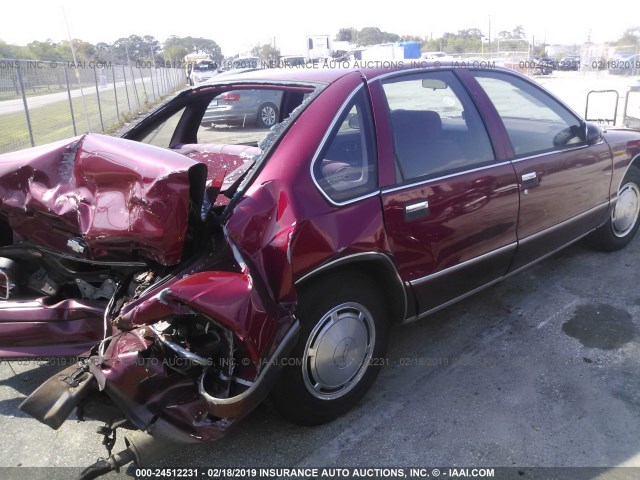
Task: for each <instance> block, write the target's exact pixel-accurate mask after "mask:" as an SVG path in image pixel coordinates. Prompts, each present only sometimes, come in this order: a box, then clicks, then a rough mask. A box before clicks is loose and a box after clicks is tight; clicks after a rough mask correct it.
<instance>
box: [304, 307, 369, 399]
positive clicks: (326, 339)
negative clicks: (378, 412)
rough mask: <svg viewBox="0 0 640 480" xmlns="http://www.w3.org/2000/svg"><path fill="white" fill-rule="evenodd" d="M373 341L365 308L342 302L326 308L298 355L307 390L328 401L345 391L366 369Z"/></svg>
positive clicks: (367, 312)
mask: <svg viewBox="0 0 640 480" xmlns="http://www.w3.org/2000/svg"><path fill="white" fill-rule="evenodd" d="M374 343H375V326H374V323H373V318H372V317H371V314H370V313H369V311H368V310H367V309H366V308H365V307H364V306H363V305H360V304H359V303H343V304H342V305H338V306H337V307H335V308H333V309H331V310H330V311H328V312H327V313H326V314H325V315H324V316H323V317H322V318H321V319H320V321H319V322H318V323H317V325H316V326H315V327H314V329H313V331H312V332H311V335H309V339H308V340H307V344H306V345H305V349H304V355H303V358H302V376H303V378H304V383H305V386H306V387H307V389H308V390H309V392H311V394H312V395H313V396H315V397H317V398H320V399H323V400H332V399H335V398H339V397H341V396H343V395H345V394H346V393H347V392H349V391H350V390H351V389H352V388H353V387H355V386H356V385H357V383H358V382H359V381H360V379H361V378H362V376H363V375H364V373H365V372H366V370H367V366H368V365H369V362H370V360H371V355H372V353H373V345H374Z"/></svg>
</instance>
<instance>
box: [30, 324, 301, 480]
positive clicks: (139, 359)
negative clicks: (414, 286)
mask: <svg viewBox="0 0 640 480" xmlns="http://www.w3.org/2000/svg"><path fill="white" fill-rule="evenodd" d="M298 332H299V323H298V321H297V320H294V321H293V323H292V326H291V327H290V328H289V330H288V331H287V332H286V333H285V335H284V337H283V338H282V341H281V342H280V343H279V345H278V347H277V348H276V350H275V351H274V352H273V354H272V355H271V357H270V358H269V359H267V360H265V361H264V362H263V366H262V368H261V370H260V372H259V374H258V375H257V377H256V379H255V381H253V382H251V384H250V385H248V386H247V388H246V389H245V390H244V391H243V392H241V393H239V394H237V395H234V396H231V397H227V398H222V397H216V396H215V395H212V394H211V393H209V392H208V391H207V388H206V385H205V378H206V373H207V369H206V368H203V370H202V372H201V373H200V375H199V376H198V377H197V378H195V379H189V377H187V376H185V377H184V378H183V379H181V380H176V379H175V378H169V375H166V370H164V369H165V367H164V366H162V364H161V363H160V364H158V363H157V362H150V361H149V360H150V358H152V357H150V356H149V355H148V349H149V346H150V345H155V344H156V340H157V337H156V338H154V336H155V335H156V334H155V333H154V332H153V331H151V332H150V331H149V330H148V329H146V328H140V329H136V330H133V331H129V332H123V333H119V334H117V335H115V336H114V337H112V338H111V341H110V343H109V346H108V347H107V349H106V351H105V353H104V354H103V355H93V356H91V357H89V358H88V359H85V360H82V361H80V362H78V363H77V364H76V365H73V366H71V367H68V368H66V369H65V370H63V371H62V372H60V373H58V374H56V375H54V376H52V377H51V378H50V379H49V380H47V381H46V382H45V383H44V384H42V385H41V386H40V387H39V388H38V389H37V390H36V391H34V392H33V393H32V394H31V395H29V397H27V398H26V399H25V400H24V402H23V403H22V404H21V405H20V409H21V410H22V411H24V412H25V413H27V414H29V415H31V416H32V417H34V418H36V419H37V420H39V421H40V422H42V423H44V424H46V425H48V426H49V427H51V428H53V429H56V430H57V429H58V428H60V426H61V425H62V424H63V423H64V422H65V420H66V419H67V418H68V417H69V415H70V414H71V412H72V411H73V410H74V409H76V408H78V410H79V412H83V413H84V412H85V411H86V410H87V408H86V403H87V402H88V401H91V397H92V395H105V394H106V396H107V397H108V399H109V400H110V401H111V402H113V404H114V405H115V407H117V410H118V411H119V412H121V413H122V414H123V416H124V418H123V421H122V422H120V423H121V424H124V423H128V422H130V423H131V424H132V425H133V426H135V427H137V428H139V429H140V430H141V431H142V432H134V433H133V434H132V435H130V436H128V437H126V439H125V442H126V445H127V448H126V449H125V450H124V451H122V452H119V453H117V454H114V455H111V452H110V451H109V454H110V456H109V458H108V459H106V460H100V461H98V462H97V463H96V464H95V465H93V466H91V467H89V468H88V469H87V471H86V474H87V475H89V476H88V477H87V478H95V476H97V475H101V474H103V473H106V472H108V471H110V470H117V469H118V468H119V467H120V466H122V465H124V464H126V463H129V462H130V461H135V462H136V464H138V466H147V465H150V464H152V463H153V462H154V461H155V460H156V459H157V458H158V456H159V455H160V454H162V453H163V452H165V451H167V450H168V449H169V448H173V447H175V445H176V444H189V443H197V442H199V441H205V440H214V439H219V438H222V437H223V436H224V435H225V434H226V432H227V431H228V430H229V429H230V428H231V427H232V426H234V425H235V424H236V423H237V421H238V420H240V419H241V418H242V417H244V416H245V415H246V414H247V413H249V412H250V411H251V410H253V409H254V408H255V407H256V406H257V405H258V404H259V403H260V402H262V401H263V400H264V399H265V397H266V396H267V394H268V393H269V391H270V388H271V386H272V385H273V383H274V381H275V380H276V378H277V376H278V373H279V371H280V368H281V367H282V366H283V365H285V364H286V361H285V359H286V357H287V356H288V354H289V352H290V351H291V350H292V349H293V347H294V345H295V344H296V342H297V338H298ZM150 342H151V343H150ZM158 367H161V368H162V369H163V370H164V371H165V374H162V373H161V371H160V369H159V368H158ZM143 372H144V373H143ZM141 386H144V388H140V387H141ZM136 392H138V393H136ZM143 392H146V393H143ZM103 413H104V412H103ZM81 417H82V414H80V415H79V418H81ZM113 423H114V419H111V420H109V422H108V425H112V424H113ZM107 430H110V428H108V429H107ZM113 430H115V428H113ZM143 432H144V433H143ZM98 471H99V473H98ZM88 472H92V473H88Z"/></svg>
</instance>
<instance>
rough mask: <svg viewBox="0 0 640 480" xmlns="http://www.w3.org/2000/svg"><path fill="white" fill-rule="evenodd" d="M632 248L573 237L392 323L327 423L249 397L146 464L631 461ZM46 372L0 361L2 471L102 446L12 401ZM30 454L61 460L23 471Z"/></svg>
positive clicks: (639, 323)
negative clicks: (426, 313) (225, 423)
mask: <svg viewBox="0 0 640 480" xmlns="http://www.w3.org/2000/svg"><path fill="white" fill-rule="evenodd" d="M639 258H640V236H639V237H637V238H636V239H634V241H632V243H631V244H630V245H629V246H628V247H627V248H626V249H625V250H622V251H619V252H615V253H600V252H594V251H592V250H590V249H589V248H588V246H586V245H585V244H584V243H582V242H581V243H578V244H575V245H574V246H572V247H569V248H568V249H566V250H564V251H562V252H560V253H558V254H556V255H554V256H553V257H551V258H549V259H547V260H545V261H544V262H542V263H540V264H538V265H536V266H534V267H532V268H530V269H528V270H526V271H525V272H522V273H521V274H519V275H517V276H514V277H512V278H510V279H508V280H507V281H504V282H502V283H500V284H498V285H495V286H493V287H491V288H489V289H487V290H484V291H483V292H481V293H479V294H477V295H475V296H473V297H471V298H469V299H467V300H464V301H462V302H460V303H458V304H456V305H453V306H451V307H449V308H447V309H445V310H442V311H440V312H438V313H436V314H434V315H432V316H431V317H428V318H426V319H424V320H422V321H419V322H416V323H413V324H409V325H404V326H400V327H397V328H395V329H393V332H392V335H391V341H390V345H389V352H388V365H387V366H385V368H384V369H383V370H382V372H381V374H380V376H379V377H378V380H377V381H376V383H375V384H374V386H373V388H372V389H371V390H370V392H369V393H368V394H367V395H366V397H365V399H364V401H362V402H361V403H360V404H359V405H358V406H357V408H355V409H354V410H353V411H352V412H350V413H349V414H347V415H345V416H344V417H342V418H340V419H338V420H336V421H334V422H333V423H330V424H327V425H324V426H320V427H313V428H311V427H299V426H296V425H292V424H290V423H287V422H286V421H285V420H283V419H281V418H279V417H278V416H277V415H276V414H275V413H274V412H273V411H272V410H271V409H270V408H269V406H268V404H267V405H262V406H260V407H259V408H258V409H257V410H256V411H254V412H253V413H252V414H251V415H249V416H248V417H247V418H246V419H245V420H244V421H243V422H242V423H241V424H240V425H239V427H238V428H237V429H236V430H234V431H233V432H231V433H230V434H229V436H227V437H226V438H225V439H223V440H221V441H219V442H217V443H209V444H203V445H197V446H191V447H187V448H185V449H182V450H176V451H174V452H172V453H171V454H170V455H167V456H166V457H165V458H164V459H163V460H162V461H161V462H160V463H159V464H158V465H159V466H169V467H176V466H183V467H195V466H208V467H211V466H216V467H220V466H227V467H302V466H308V467H357V466H361V467H371V466H426V467H428V466H434V465H438V466H466V467H500V466H504V467H510V466H518V467H538V466H546V467H560V466H569V467H601V468H602V469H603V471H604V472H605V473H606V468H608V467H613V466H636V467H637V466H640V290H639V288H638V273H637V272H638V259H639ZM60 368H61V367H57V366H52V365H38V364H36V363H33V362H31V363H6V362H3V363H2V364H0V443H1V444H2V445H3V448H1V449H0V467H23V468H21V469H15V468H11V469H7V468H2V469H0V476H3V477H5V478H29V479H34V478H47V479H51V478H69V477H71V476H72V475H75V474H76V473H77V472H78V471H79V468H80V467H84V466H87V465H89V464H91V463H93V462H94V461H95V460H96V458H97V457H99V456H104V450H103V447H102V446H101V443H100V438H99V437H98V435H96V434H95V433H94V432H95V429H96V427H97V426H98V423H97V422H91V421H89V422H83V423H79V422H77V421H75V420H74V419H73V418H72V419H70V420H69V421H67V423H65V424H64V425H63V426H62V428H61V429H60V430H59V431H53V430H51V429H49V428H48V427H46V426H45V425H41V424H39V423H38V422H37V421H35V420H33V419H31V418H28V417H26V416H25V415H24V414H22V413H21V412H20V411H18V409H17V407H18V405H19V404H20V402H21V401H22V399H23V398H24V397H25V396H26V395H28V394H29V393H30V392H31V391H32V390H34V389H35V388H36V387H37V386H38V385H39V384H40V382H42V381H43V380H44V379H46V378H47V377H49V376H50V375H52V374H53V373H55V372H56V371H57V370H58V369H60ZM122 447H123V440H122V435H120V436H119V438H118V444H117V446H116V449H117V448H122ZM44 466H56V467H66V468H58V469H53V470H52V469H35V470H33V469H25V468H24V467H44ZM134 471H135V470H134V468H133V467H129V468H127V469H126V470H122V471H121V472H120V473H119V474H118V473H112V474H110V475H109V476H108V477H107V478H130V477H131V476H133V475H134ZM3 472H4V473H3ZM603 478H606V477H603Z"/></svg>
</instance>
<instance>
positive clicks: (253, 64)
mask: <svg viewBox="0 0 640 480" xmlns="http://www.w3.org/2000/svg"><path fill="white" fill-rule="evenodd" d="M263 67H264V65H263V64H262V60H261V59H260V58H259V57H239V58H236V59H235V60H234V61H233V62H232V64H231V69H239V68H241V69H247V68H263Z"/></svg>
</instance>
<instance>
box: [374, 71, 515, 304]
mask: <svg viewBox="0 0 640 480" xmlns="http://www.w3.org/2000/svg"><path fill="white" fill-rule="evenodd" d="M370 89H371V91H372V96H373V97H376V96H377V97H381V99H380V98H378V99H377V100H376V98H373V100H374V110H375V111H376V124H377V127H378V138H379V140H380V139H384V138H387V137H390V139H391V140H390V143H391V144H392V145H391V148H385V147H384V146H382V147H380V141H379V162H380V164H381V165H383V164H386V165H389V164H392V165H393V169H394V170H395V173H394V175H393V177H394V178H393V180H392V181H391V182H390V184H389V182H387V185H386V187H383V188H382V191H381V198H382V204H383V211H384V219H385V227H386V231H387V235H388V238H389V241H390V244H391V250H392V252H393V255H394V258H395V261H396V263H397V268H398V271H399V272H400V275H401V277H402V278H403V280H404V281H405V282H406V283H408V284H409V285H410V286H411V287H412V289H413V290H414V292H415V295H416V299H417V311H418V314H425V313H428V312H430V311H432V310H433V309H435V308H437V307H439V306H441V305H443V304H446V303H447V302H450V301H453V300H454V299H457V298H459V297H460V296H462V295H465V294H467V293H469V292H471V291H473V290H475V289H477V288H479V287H482V286H483V285H486V284H488V283H490V282H492V281H494V280H496V279H498V278H500V277H502V276H503V275H504V274H505V273H506V271H507V269H508V267H509V264H510V262H511V259H512V257H513V254H514V252H515V248H516V220H517V216H518V190H517V184H516V178H515V173H514V170H513V166H512V165H511V164H510V163H509V162H508V161H505V160H504V159H501V158H500V156H501V155H500V153H499V149H495V151H496V152H498V154H497V155H496V153H494V148H493V145H492V143H491V141H490V138H489V135H488V134H487V130H486V128H485V126H484V124H483V121H482V119H481V117H480V115H479V113H478V111H477V109H476V107H475V105H474V103H473V102H472V100H471V98H470V96H469V94H468V93H467V91H466V90H465V88H464V87H463V86H462V84H461V82H460V81H459V79H458V78H457V77H456V75H455V73H454V72H453V71H437V72H425V73H419V74H415V73H412V74H406V73H404V74H402V73H401V74H397V75H392V76H388V77H385V78H382V79H379V80H377V81H376V82H373V83H372V85H371V86H370ZM386 129H390V131H391V136H389V135H388V132H386V131H385V130H386ZM381 185H384V183H381Z"/></svg>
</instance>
